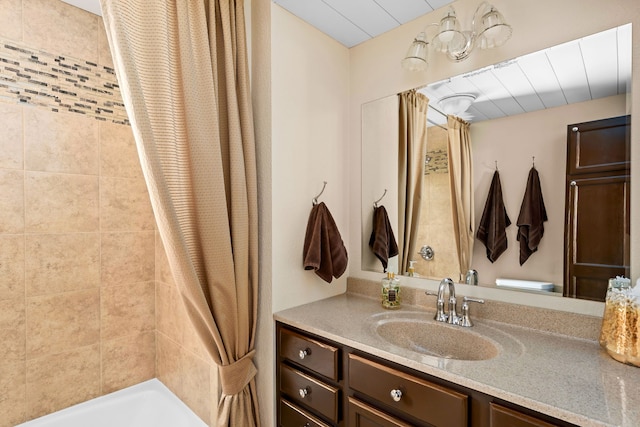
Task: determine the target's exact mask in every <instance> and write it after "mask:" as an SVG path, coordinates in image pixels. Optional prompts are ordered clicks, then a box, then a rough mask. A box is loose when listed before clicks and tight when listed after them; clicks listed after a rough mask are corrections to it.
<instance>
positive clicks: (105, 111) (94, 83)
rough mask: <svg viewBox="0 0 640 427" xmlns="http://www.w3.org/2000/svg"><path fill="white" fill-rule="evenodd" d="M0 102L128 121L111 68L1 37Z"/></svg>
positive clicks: (117, 121)
mask: <svg viewBox="0 0 640 427" xmlns="http://www.w3.org/2000/svg"><path fill="white" fill-rule="evenodd" d="M0 101H2V102H10V103H17V104H26V105H33V106H38V107H44V108H48V109H49V110H51V111H55V112H59V111H69V112H71V113H76V114H84V115H87V116H90V117H94V118H96V119H97V120H102V121H111V122H113V123H118V124H127V125H128V124H129V119H128V117H127V112H126V111H125V108H124V104H123V102H122V97H121V95H120V88H119V86H118V80H117V78H116V74H115V70H114V69H113V68H111V67H106V66H102V65H98V64H96V63H93V62H90V61H85V60H82V59H77V58H71V57H68V56H61V55H55V54H51V53H47V52H44V51H41V50H37V49H31V48H28V47H25V46H20V45H19V44H16V43H15V42H10V41H7V40H3V39H0Z"/></svg>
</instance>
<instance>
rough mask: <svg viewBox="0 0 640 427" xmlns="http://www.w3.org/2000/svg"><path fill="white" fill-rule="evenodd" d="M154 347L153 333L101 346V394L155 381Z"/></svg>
mask: <svg viewBox="0 0 640 427" xmlns="http://www.w3.org/2000/svg"><path fill="white" fill-rule="evenodd" d="M155 347H156V339H155V332H154V331H149V332H145V333H141V334H134V335H129V336H127V337H123V338H117V339H114V340H108V341H105V342H103V344H102V393H103V394H105V393H111V392H113V391H116V390H120V389H123V388H125V387H129V386H131V385H134V384H137V383H140V382H142V381H146V380H149V379H151V378H155V375H156V363H155V362H156V350H155Z"/></svg>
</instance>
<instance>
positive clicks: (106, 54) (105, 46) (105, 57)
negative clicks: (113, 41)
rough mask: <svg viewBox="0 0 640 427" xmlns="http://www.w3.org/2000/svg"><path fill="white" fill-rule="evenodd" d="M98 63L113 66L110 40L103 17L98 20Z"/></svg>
mask: <svg viewBox="0 0 640 427" xmlns="http://www.w3.org/2000/svg"><path fill="white" fill-rule="evenodd" d="M98 64H100V65H105V66H107V67H111V68H113V59H112V57H111V50H110V49H109V40H108V39H107V32H106V30H105V28H104V22H103V21H102V19H99V20H98Z"/></svg>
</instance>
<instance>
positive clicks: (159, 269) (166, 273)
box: [156, 232, 175, 285]
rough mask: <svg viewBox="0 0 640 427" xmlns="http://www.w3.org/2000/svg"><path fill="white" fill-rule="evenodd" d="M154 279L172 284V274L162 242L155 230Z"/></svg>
mask: <svg viewBox="0 0 640 427" xmlns="http://www.w3.org/2000/svg"><path fill="white" fill-rule="evenodd" d="M156 280H157V281H158V282H162V283H164V284H166V285H174V283H175V282H174V280H173V274H172V273H171V267H170V266H169V260H168V259H167V253H166V252H165V250H164V245H163V244H162V238H161V237H160V233H158V232H156Z"/></svg>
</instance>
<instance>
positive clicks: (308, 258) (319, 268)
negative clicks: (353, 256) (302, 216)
mask: <svg viewBox="0 0 640 427" xmlns="http://www.w3.org/2000/svg"><path fill="white" fill-rule="evenodd" d="M302 257H303V263H304V269H305V270H315V271H316V274H317V275H318V276H320V278H322V280H324V281H325V282H327V283H331V280H333V279H332V277H335V278H336V279H337V278H338V277H340V276H342V273H344V272H345V270H346V269H347V261H348V257H347V249H346V248H345V247H344V243H343V242H342V237H340V232H339V231H338V227H337V226H336V223H335V221H334V220H333V217H332V216H331V213H330V212H329V209H327V206H326V205H325V204H324V203H323V202H320V203H318V204H317V205H314V206H313V208H312V209H311V214H310V215H309V222H308V223H307V232H306V235H305V237H304V249H303V252H302Z"/></svg>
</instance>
